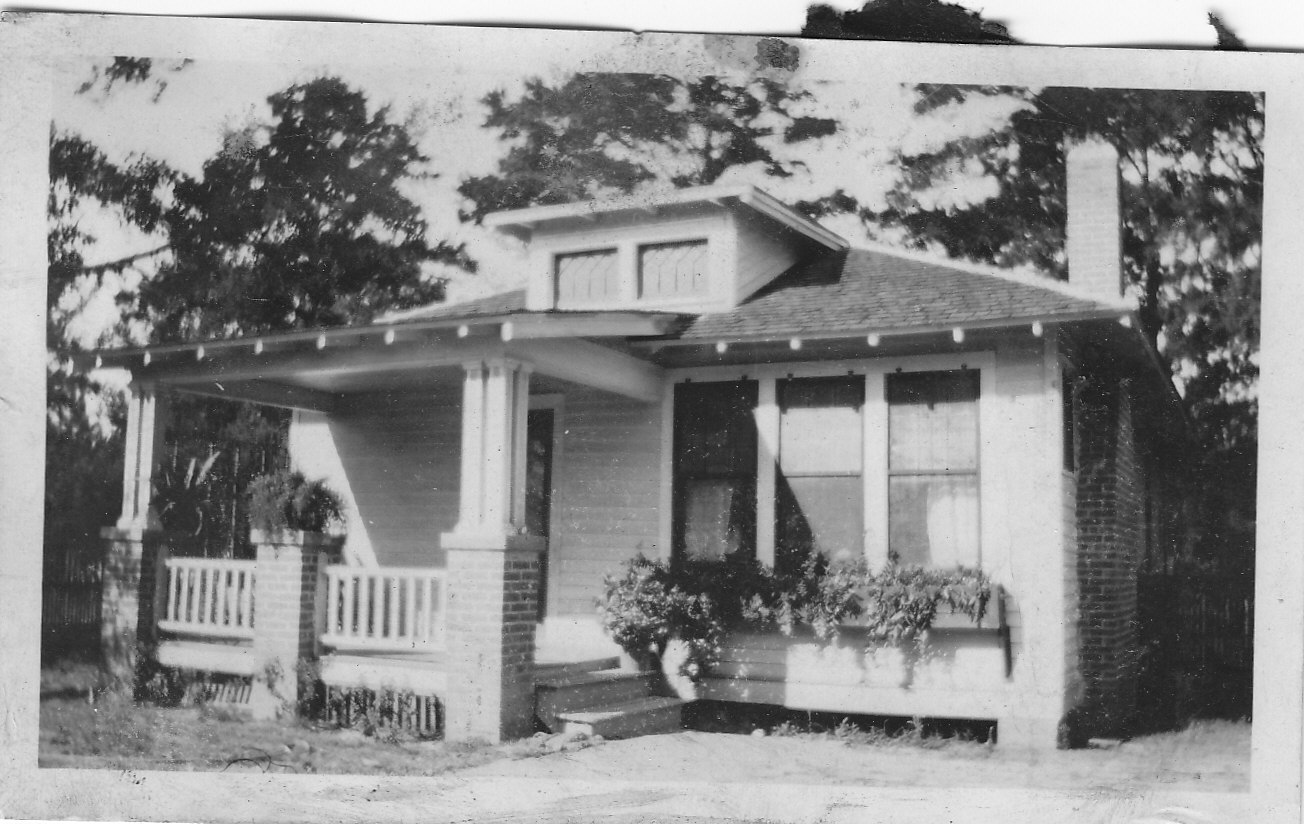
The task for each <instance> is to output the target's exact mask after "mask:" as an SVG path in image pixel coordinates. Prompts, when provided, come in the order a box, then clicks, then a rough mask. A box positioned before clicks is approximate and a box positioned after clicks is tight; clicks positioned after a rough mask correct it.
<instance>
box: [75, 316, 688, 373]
mask: <svg viewBox="0 0 1304 824" xmlns="http://www.w3.org/2000/svg"><path fill="white" fill-rule="evenodd" d="M680 317H682V316H681V315H677V314H671V313H664V312H657V313H651V312H610V311H608V312H530V311H526V310H520V311H513V312H503V313H497V314H493V315H478V316H469V317H468V316H450V317H445V318H437V319H432V320H425V321H393V322H385V323H373V324H367V325H363V326H339V327H333V328H328V329H305V330H298V331H293V332H276V333H270V334H266V335H250V336H247V337H241V338H230V339H224V340H211V341H199V342H195V343H181V344H162V345H158V346H135V347H125V348H114V349H97V350H92V351H89V352H80V353H76V354H75V355H73V356H72V360H73V363H74V365H75V366H76V367H77V368H79V369H82V370H84V371H89V370H90V369H101V368H121V369H128V370H131V369H133V368H136V367H141V366H149V365H150V364H151V363H153V362H157V361H161V360H164V359H166V360H170V361H176V360H178V359H181V358H184V357H186V356H189V357H192V358H194V360H196V361H200V360H203V359H204V358H206V357H209V356H212V355H218V354H221V353H224V352H238V351H240V350H245V349H250V348H252V349H253V351H254V353H255V354H260V353H263V352H269V353H270V352H273V351H276V350H283V349H291V348H294V347H296V346H302V345H306V344H309V343H313V344H315V345H316V347H317V348H318V349H326V348H338V347H341V346H354V345H358V344H359V343H360V342H362V341H363V340H364V339H367V338H380V339H382V340H383V341H384V342H385V343H386V344H391V343H395V342H398V341H402V340H408V339H415V338H420V337H427V336H429V335H431V334H438V333H439V332H441V331H446V330H453V329H456V330H457V333H458V336H459V337H462V336H465V335H466V334H467V333H469V331H470V330H471V329H482V328H484V327H487V326H498V327H499V329H498V334H499V336H500V337H501V338H502V339H503V340H505V341H506V340H512V339H518V340H520V339H531V338H557V337H621V338H627V337H641V336H648V335H658V334H663V333H665V332H666V331H667V330H668V329H669V328H670V326H671V324H673V323H674V322H675V321H676V320H678V319H679V318H680Z"/></svg>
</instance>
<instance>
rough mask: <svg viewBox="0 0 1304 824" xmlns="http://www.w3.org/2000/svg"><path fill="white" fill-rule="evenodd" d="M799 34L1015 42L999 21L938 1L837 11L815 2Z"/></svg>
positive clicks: (899, 1)
mask: <svg viewBox="0 0 1304 824" xmlns="http://www.w3.org/2000/svg"><path fill="white" fill-rule="evenodd" d="M801 34H802V36H803V37H819V38H830V39H843V40H921V41H932V42H939V43H1017V42H1018V41H1016V40H1015V39H1014V38H1013V37H1010V33H1009V32H1008V31H1006V29H1005V27H1004V26H1002V25H1001V24H1000V23H993V22H991V21H988V20H984V19H983V18H982V16H981V15H979V14H978V13H977V12H973V11H970V10H968V9H966V8H964V7H963V6H959V5H956V4H954V3H942V2H940V1H939V0H872V2H868V3H866V4H865V5H864V7H863V8H860V9H857V10H854V11H844V12H839V11H838V10H837V9H834V8H833V7H832V6H827V5H824V4H822V3H821V4H817V5H813V6H810V7H809V8H808V9H807V10H806V25H805V26H803V27H802V32H801Z"/></svg>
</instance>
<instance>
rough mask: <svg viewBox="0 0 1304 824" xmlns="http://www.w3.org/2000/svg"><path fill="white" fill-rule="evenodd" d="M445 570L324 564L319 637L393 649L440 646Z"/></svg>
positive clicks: (334, 643)
mask: <svg viewBox="0 0 1304 824" xmlns="http://www.w3.org/2000/svg"><path fill="white" fill-rule="evenodd" d="M443 576H444V572H443V570H441V569H434V568H428V567H420V568H417V567H378V568H362V567H351V566H345V565H342V564H337V565H333V566H329V567H327V568H326V603H325V604H324V605H323V608H324V609H325V611H326V622H325V632H324V634H323V635H322V638H321V640H322V643H323V644H325V645H326V646H328V647H334V648H344V649H348V648H365V649H370V650H378V651H392V652H411V651H417V652H426V651H432V650H438V649H442V647H443V645H444V633H443V604H442V601H443Z"/></svg>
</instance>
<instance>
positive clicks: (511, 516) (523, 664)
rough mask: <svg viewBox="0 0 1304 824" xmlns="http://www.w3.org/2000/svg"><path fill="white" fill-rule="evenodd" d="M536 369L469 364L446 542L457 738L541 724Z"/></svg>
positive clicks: (450, 714)
mask: <svg viewBox="0 0 1304 824" xmlns="http://www.w3.org/2000/svg"><path fill="white" fill-rule="evenodd" d="M529 394H530V368H529V367H528V366H527V365H526V364H523V363H520V362H519V361H513V360H509V359H505V358H497V359H493V360H485V361H477V362H473V363H468V364H466V380H465V383H464V384H463V395H462V484H461V487H462V488H461V499H460V502H459V509H458V514H459V520H458V523H457V527H456V528H455V529H454V530H453V531H452V532H446V533H444V534H443V535H442V536H440V544H441V546H442V547H443V549H444V552H445V555H446V556H447V558H448V562H447V564H448V565H447V570H448V574H447V579H446V581H447V584H446V585H447V602H446V609H447V613H446V614H447V639H448V691H447V693H446V695H445V696H444V697H445V701H446V705H447V715H446V716H445V717H446V719H447V720H446V722H445V730H444V734H445V736H446V737H447V738H448V739H449V740H450V741H457V740H468V739H476V738H480V739H487V740H491V741H498V740H501V739H503V738H515V737H518V736H523V735H528V734H529V733H530V731H531V730H532V729H533V720H534V635H535V626H536V624H535V622H536V620H537V618H538V608H537V604H538V597H539V552H540V551H541V550H542V549H543V548H544V546H545V541H546V538H545V537H544V536H535V535H526V534H524V527H525V454H526V452H525V441H526V428H525V425H526V415H527V413H528V410H529Z"/></svg>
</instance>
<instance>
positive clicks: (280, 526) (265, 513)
mask: <svg viewBox="0 0 1304 824" xmlns="http://www.w3.org/2000/svg"><path fill="white" fill-rule="evenodd" d="M340 512H341V507H340V499H339V497H338V496H337V495H336V494H335V493H334V492H332V491H331V490H330V489H329V488H327V486H326V485H325V484H324V483H323V482H322V481H309V480H308V479H306V478H304V477H303V475H302V473H299V472H284V471H282V472H273V473H271V474H268V475H263V476H261V477H259V478H257V479H255V480H254V482H253V483H251V484H250V485H249V526H250V527H252V528H254V529H261V530H263V531H266V532H279V531H281V530H285V529H293V530H299V531H301V532H325V531H326V529H327V528H328V527H329V526H331V525H332V524H335V523H339V521H340V520H341V517H340Z"/></svg>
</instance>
